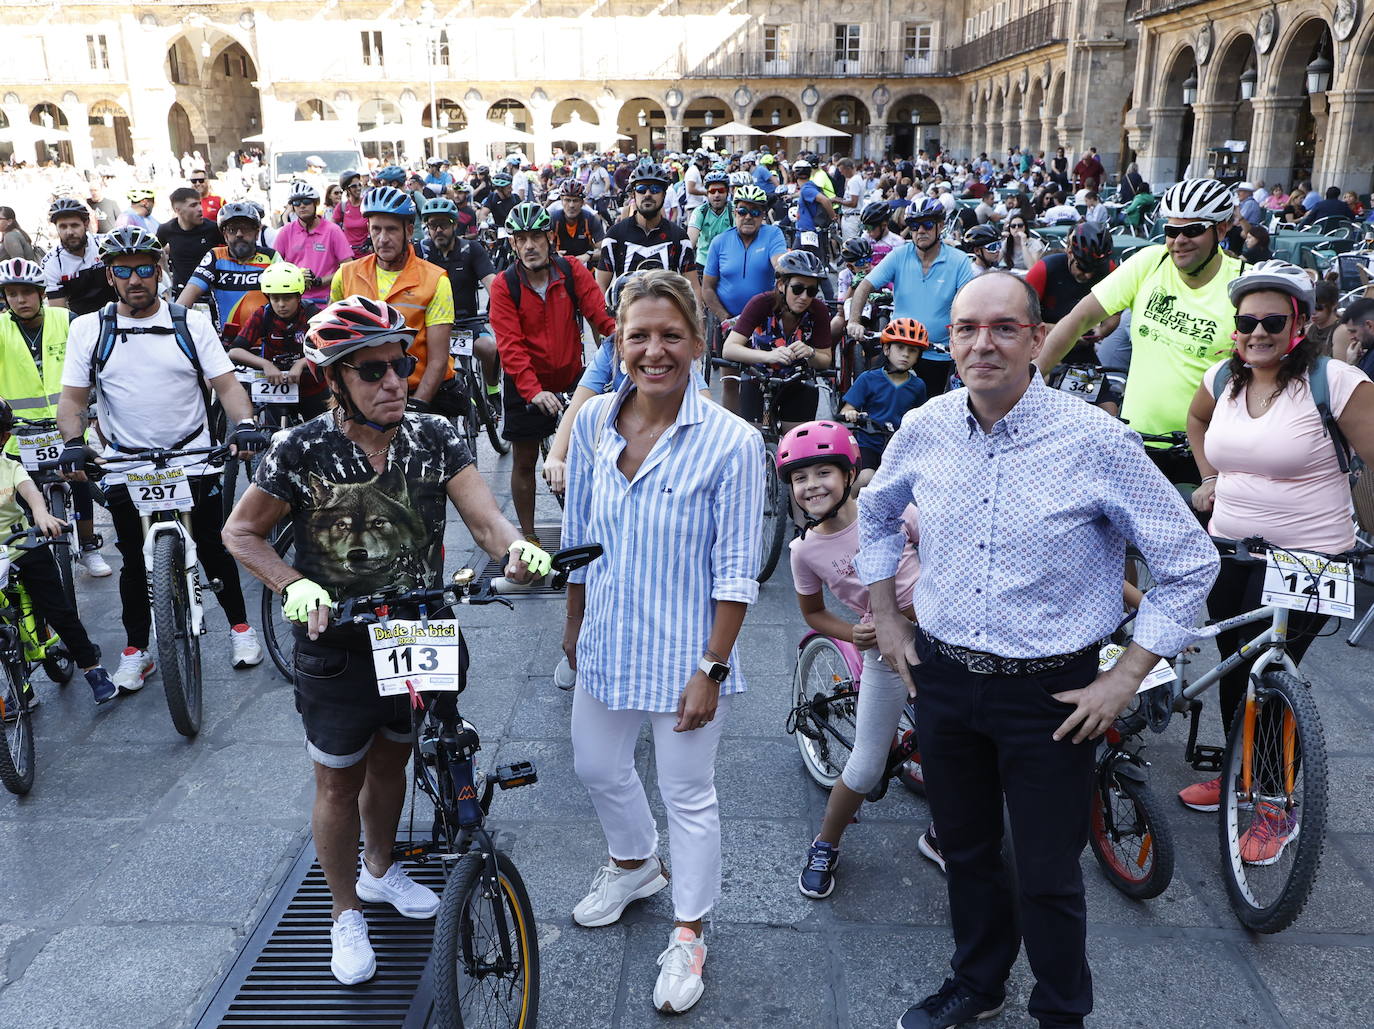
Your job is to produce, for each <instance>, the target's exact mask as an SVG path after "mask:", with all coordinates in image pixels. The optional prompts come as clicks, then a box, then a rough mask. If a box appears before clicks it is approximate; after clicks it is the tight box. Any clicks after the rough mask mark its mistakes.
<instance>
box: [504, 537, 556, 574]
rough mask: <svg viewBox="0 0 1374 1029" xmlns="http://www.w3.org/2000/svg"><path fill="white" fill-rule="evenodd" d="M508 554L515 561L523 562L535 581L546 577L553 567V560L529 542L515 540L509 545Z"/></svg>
mask: <svg viewBox="0 0 1374 1029" xmlns="http://www.w3.org/2000/svg"><path fill="white" fill-rule="evenodd" d="M510 553H511V556H512V557H514V558H515V559H516V560H517V561H524V562H525V564H526V565H528V566H529V569H530V574H531V575H533V576H534V577H535V578H536V579H542V578H543V577H544V576H546V575H548V574H549V569H550V568H552V567H553V559H552V558H550V557H549V555H548V554H547V553H545V552H544V551H543V550H540V549H539V548H538V547H536V546H535V545H534V544H533V543H531V542H530V541H529V540H516V541H515V542H514V543H512V544H511V545H510Z"/></svg>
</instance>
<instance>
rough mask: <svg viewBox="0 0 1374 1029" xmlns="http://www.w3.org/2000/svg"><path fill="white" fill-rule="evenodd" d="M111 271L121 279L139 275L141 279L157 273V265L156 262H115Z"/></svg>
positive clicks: (151, 276) (124, 279)
mask: <svg viewBox="0 0 1374 1029" xmlns="http://www.w3.org/2000/svg"><path fill="white" fill-rule="evenodd" d="M110 271H111V272H113V273H114V277H115V278H116V279H119V280H121V281H127V280H129V279H131V278H133V277H134V276H135V275H137V276H138V277H139V278H140V279H151V278H153V277H155V276H156V275H157V265H155V264H115V265H111V266H110Z"/></svg>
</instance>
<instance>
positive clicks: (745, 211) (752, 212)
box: [735, 204, 763, 218]
mask: <svg viewBox="0 0 1374 1029" xmlns="http://www.w3.org/2000/svg"><path fill="white" fill-rule="evenodd" d="M735 213H736V214H737V215H739V216H740V217H741V218H762V217H763V208H762V207H746V206H745V205H744V204H736V205H735Z"/></svg>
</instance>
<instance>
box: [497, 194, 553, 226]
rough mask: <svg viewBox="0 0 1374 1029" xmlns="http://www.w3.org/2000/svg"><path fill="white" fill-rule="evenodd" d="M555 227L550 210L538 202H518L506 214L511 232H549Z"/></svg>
mask: <svg viewBox="0 0 1374 1029" xmlns="http://www.w3.org/2000/svg"><path fill="white" fill-rule="evenodd" d="M552 227H553V219H551V218H550V217H549V212H548V211H546V210H544V208H542V207H540V206H539V205H538V204H535V203H531V202H529V201H526V202H525V203H523V204H516V205H515V206H514V207H513V208H511V212H510V214H508V215H506V228H507V229H509V230H510V231H511V232H513V233H514V232H547V231H548V230H549V229H550V228H552Z"/></svg>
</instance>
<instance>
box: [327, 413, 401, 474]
mask: <svg viewBox="0 0 1374 1029" xmlns="http://www.w3.org/2000/svg"><path fill="white" fill-rule="evenodd" d="M334 428H336V429H338V430H339V432H341V433H343V435H344V438H345V439H347V440H348V441H349V442H350V443H352V444H353V445H354V446H356V447H358V449H359V450H362V447H361V446H360V445H359V444H358V441H357V440H355V439H354V438H353V437H352V436H350V435H348V433H347V432H344V427H343V416H342V414H341V412H340V411H339V409H338V408H337V407H336V408H334ZM396 428H400V426H397V427H396ZM394 442H396V429H392V430H390V434H389V435H388V437H387V441H386V446H384V447H382V448H381V449H380V450H373V451H371V452H369V451H366V450H363V456H364V457H366V458H367V459H368V460H369V461H370V460H371V459H372V458H374V457H380V456H381V455H382V454H385V453H386V452H387V451H388V450H390V449H391V444H392V443H394Z"/></svg>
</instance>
